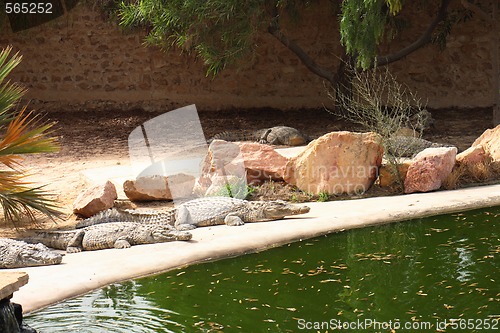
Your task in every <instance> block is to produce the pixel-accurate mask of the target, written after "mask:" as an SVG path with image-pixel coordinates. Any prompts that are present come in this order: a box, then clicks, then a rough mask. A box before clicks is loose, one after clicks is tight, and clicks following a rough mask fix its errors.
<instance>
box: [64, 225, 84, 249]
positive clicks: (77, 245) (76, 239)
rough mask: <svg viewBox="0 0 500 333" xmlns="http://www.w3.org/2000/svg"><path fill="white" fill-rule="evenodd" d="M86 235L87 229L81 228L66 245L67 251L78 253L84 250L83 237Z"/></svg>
mask: <svg viewBox="0 0 500 333" xmlns="http://www.w3.org/2000/svg"><path fill="white" fill-rule="evenodd" d="M84 236H85V230H83V229H81V230H78V232H77V233H76V234H75V235H74V236H73V238H71V240H70V241H69V242H68V246H67V247H66V252H67V253H77V252H82V250H83V237H84Z"/></svg>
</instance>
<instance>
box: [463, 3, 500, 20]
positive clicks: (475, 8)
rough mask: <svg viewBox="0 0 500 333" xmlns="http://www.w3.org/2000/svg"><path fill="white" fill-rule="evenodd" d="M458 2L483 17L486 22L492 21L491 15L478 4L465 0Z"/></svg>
mask: <svg viewBox="0 0 500 333" xmlns="http://www.w3.org/2000/svg"><path fill="white" fill-rule="evenodd" d="M460 3H461V4H462V6H464V8H465V9H468V10H470V11H473V12H474V13H476V14H477V15H479V16H481V17H482V18H483V19H485V20H486V21H488V22H493V17H492V16H490V15H489V14H488V13H486V12H485V11H484V10H482V9H481V8H479V7H478V6H476V5H475V4H473V3H470V2H469V1H467V0H461V1H460ZM493 5H495V4H493Z"/></svg>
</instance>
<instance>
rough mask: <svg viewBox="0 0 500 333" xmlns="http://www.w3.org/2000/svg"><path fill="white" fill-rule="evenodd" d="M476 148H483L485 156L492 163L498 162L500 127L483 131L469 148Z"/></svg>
mask: <svg viewBox="0 0 500 333" xmlns="http://www.w3.org/2000/svg"><path fill="white" fill-rule="evenodd" d="M477 146H482V147H483V149H484V151H485V152H486V155H488V156H490V157H491V161H492V162H494V163H498V162H500V125H498V126H497V127H495V128H492V129H487V130H486V131H484V132H483V134H481V136H480V137H479V138H477V139H476V141H474V143H473V144H472V146H471V147H477Z"/></svg>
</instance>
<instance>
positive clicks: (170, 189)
mask: <svg viewBox="0 0 500 333" xmlns="http://www.w3.org/2000/svg"><path fill="white" fill-rule="evenodd" d="M194 183H195V178H194V177H193V176H190V175H186V174H176V175H172V176H162V175H153V176H144V177H139V178H137V179H135V180H126V181H125V182H124V183H123V191H124V192H125V195H126V196H127V198H129V199H130V200H131V201H155V200H174V196H175V197H176V198H175V199H177V198H183V197H188V196H189V195H191V193H192V192H193V187H194Z"/></svg>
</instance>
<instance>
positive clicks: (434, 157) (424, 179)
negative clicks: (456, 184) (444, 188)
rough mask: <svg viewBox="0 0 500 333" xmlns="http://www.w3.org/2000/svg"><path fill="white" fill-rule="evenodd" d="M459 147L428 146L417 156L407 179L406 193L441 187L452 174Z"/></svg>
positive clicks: (427, 190) (409, 169)
mask: <svg viewBox="0 0 500 333" xmlns="http://www.w3.org/2000/svg"><path fill="white" fill-rule="evenodd" d="M456 155H457V148H455V147H442V148H427V149H425V150H423V151H421V152H420V153H418V154H417V156H415V158H414V159H413V163H412V164H411V165H410V167H409V168H408V172H407V173H406V179H405V193H414V192H429V191H434V190H437V189H439V188H440V187H441V185H442V183H443V181H444V180H445V179H446V178H447V177H448V176H449V175H450V173H451V171H452V169H453V166H454V165H455V158H456Z"/></svg>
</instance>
